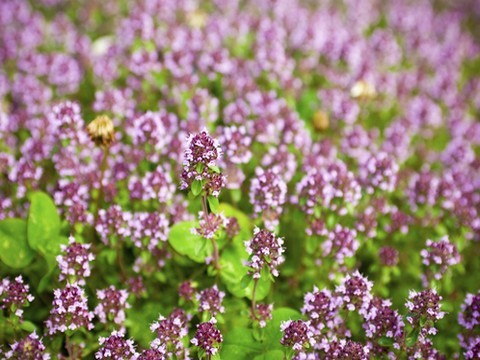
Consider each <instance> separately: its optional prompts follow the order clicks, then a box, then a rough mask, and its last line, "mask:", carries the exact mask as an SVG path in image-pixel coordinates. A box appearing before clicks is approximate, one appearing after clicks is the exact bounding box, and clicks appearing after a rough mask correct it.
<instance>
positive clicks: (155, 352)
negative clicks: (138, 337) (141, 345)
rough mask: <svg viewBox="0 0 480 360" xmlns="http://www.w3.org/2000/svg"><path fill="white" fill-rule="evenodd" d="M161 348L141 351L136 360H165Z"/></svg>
mask: <svg viewBox="0 0 480 360" xmlns="http://www.w3.org/2000/svg"><path fill="white" fill-rule="evenodd" d="M167 359H168V357H167V356H166V355H165V351H164V349H163V348H158V349H147V350H143V351H142V353H141V354H140V355H138V357H137V358H136V360H167Z"/></svg>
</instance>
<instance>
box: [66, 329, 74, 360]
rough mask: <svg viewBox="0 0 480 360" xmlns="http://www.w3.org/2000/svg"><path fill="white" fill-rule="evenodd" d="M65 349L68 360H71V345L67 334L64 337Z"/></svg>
mask: <svg viewBox="0 0 480 360" xmlns="http://www.w3.org/2000/svg"><path fill="white" fill-rule="evenodd" d="M65 348H66V349H67V354H68V358H69V359H72V360H73V358H72V355H73V354H72V345H71V344H70V336H69V335H68V334H66V335H65Z"/></svg>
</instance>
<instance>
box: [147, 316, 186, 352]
mask: <svg viewBox="0 0 480 360" xmlns="http://www.w3.org/2000/svg"><path fill="white" fill-rule="evenodd" d="M189 320H190V318H189V316H188V315H187V314H186V313H185V311H183V310H182V309H175V310H173V312H172V313H171V314H170V316H169V317H168V318H165V317H163V316H160V318H159V319H158V321H156V322H154V323H153V324H152V325H151V326H150V330H151V331H152V332H154V333H155V334H156V339H155V340H153V342H152V347H154V348H155V349H163V350H162V351H163V352H164V354H165V355H166V356H168V357H169V358H171V357H174V356H176V357H178V358H181V357H182V355H183V356H185V355H186V353H185V352H186V351H187V350H186V349H185V348H184V342H183V339H184V337H185V336H187V335H188V322H189Z"/></svg>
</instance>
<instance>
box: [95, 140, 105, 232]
mask: <svg viewBox="0 0 480 360" xmlns="http://www.w3.org/2000/svg"><path fill="white" fill-rule="evenodd" d="M108 150H109V147H108V146H104V147H103V157H102V163H101V165H100V187H99V189H98V196H97V200H96V202H95V217H94V222H93V224H94V225H95V224H96V223H97V220H98V213H99V211H100V207H101V205H102V201H103V178H104V177H105V170H106V169H107V158H108Z"/></svg>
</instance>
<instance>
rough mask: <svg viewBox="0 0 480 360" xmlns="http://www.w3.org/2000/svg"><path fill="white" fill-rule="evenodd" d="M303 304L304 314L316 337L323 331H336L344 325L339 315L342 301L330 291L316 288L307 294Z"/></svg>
mask: <svg viewBox="0 0 480 360" xmlns="http://www.w3.org/2000/svg"><path fill="white" fill-rule="evenodd" d="M303 304H304V305H303V308H302V313H303V314H304V315H306V316H307V317H308V320H309V321H310V324H311V326H312V328H313V329H314V333H315V335H316V336H317V335H318V334H320V333H321V332H322V331H323V330H326V331H334V330H335V329H336V328H337V327H338V326H339V325H340V324H341V323H342V320H341V318H340V316H339V315H338V311H339V309H340V307H341V305H342V301H341V299H340V298H337V297H336V296H335V295H333V294H332V292H331V291H329V290H326V289H324V290H318V288H316V287H314V288H313V291H312V292H311V293H310V292H309V293H306V294H305V296H304V299H303Z"/></svg>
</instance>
